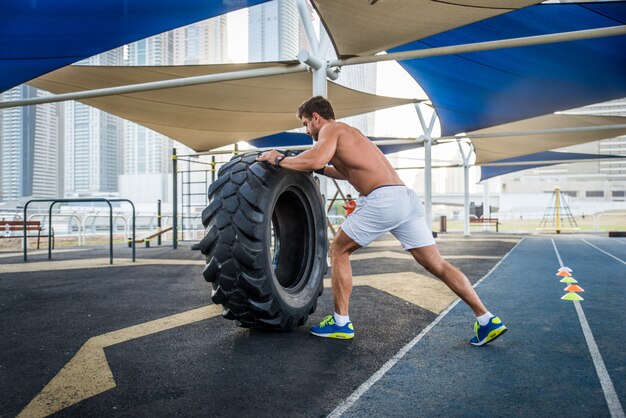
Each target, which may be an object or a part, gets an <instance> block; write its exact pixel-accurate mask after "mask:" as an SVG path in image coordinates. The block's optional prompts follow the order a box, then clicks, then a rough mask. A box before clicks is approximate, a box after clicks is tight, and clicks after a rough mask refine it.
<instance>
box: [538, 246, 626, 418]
mask: <svg viewBox="0 0 626 418" xmlns="http://www.w3.org/2000/svg"><path fill="white" fill-rule="evenodd" d="M550 240H551V241H552V246H553V247H554V252H555V253H556V257H557V258H558V259H559V264H560V265H561V267H563V260H561V255H560V254H559V250H558V249H557V248H556V243H555V242H554V239H550ZM583 241H585V240H584V239H583ZM585 242H587V241H585ZM587 244H589V243H588V242H587ZM589 245H591V244H589ZM592 247H595V246H594V245H592ZM596 248H597V247H596ZM598 249H599V248H598ZM600 251H602V250H600ZM609 255H610V254H609ZM620 261H621V260H620ZM574 307H576V313H577V314H578V320H579V321H580V326H581V327H582V329H583V334H584V336H585V341H587V347H588V348H589V353H590V354H591V359H592V360H593V365H594V367H595V368H596V374H597V375H598V379H600V386H602V392H604V398H605V399H606V403H607V405H608V407H609V413H610V414H611V417H613V418H624V409H623V408H622V404H621V403H620V401H619V398H618V397H617V393H616V392H615V387H614V386H613V381H611V376H609V372H608V371H607V370H606V366H605V365H604V360H603V359H602V355H601V354H600V350H598V345H597V344H596V340H595V339H594V338H593V333H592V332H591V327H589V322H587V317H586V316H585V312H584V311H583V307H582V305H581V304H580V302H578V301H574Z"/></svg>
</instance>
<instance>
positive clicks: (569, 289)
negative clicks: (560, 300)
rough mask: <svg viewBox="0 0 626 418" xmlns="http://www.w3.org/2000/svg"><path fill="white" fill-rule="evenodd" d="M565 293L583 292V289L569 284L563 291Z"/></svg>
mask: <svg viewBox="0 0 626 418" xmlns="http://www.w3.org/2000/svg"><path fill="white" fill-rule="evenodd" d="M563 290H565V291H566V292H575V293H578V292H584V291H585V289H583V288H582V287H580V286H578V285H577V284H570V285H569V286H567V287H566V288H565V289H563Z"/></svg>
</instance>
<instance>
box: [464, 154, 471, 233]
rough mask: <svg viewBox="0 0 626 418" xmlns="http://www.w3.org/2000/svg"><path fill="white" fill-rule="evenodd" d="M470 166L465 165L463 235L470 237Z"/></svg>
mask: <svg viewBox="0 0 626 418" xmlns="http://www.w3.org/2000/svg"><path fill="white" fill-rule="evenodd" d="M469 207H470V204H469V164H463V208H464V211H465V215H464V217H463V218H464V219H463V235H465V236H466V237H469V236H470V227H469V215H470V214H469Z"/></svg>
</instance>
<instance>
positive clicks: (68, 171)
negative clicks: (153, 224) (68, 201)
mask: <svg viewBox="0 0 626 418" xmlns="http://www.w3.org/2000/svg"><path fill="white" fill-rule="evenodd" d="M81 63H82V64H88V65H120V64H122V63H123V49H122V48H117V49H114V50H111V51H108V52H105V53H103V54H100V55H96V56H93V57H91V58H87V59H86V60H83V61H81ZM122 132H123V124H122V120H121V119H119V118H118V117H116V116H113V115H110V114H108V113H105V112H101V111H99V110H97V109H95V108H92V107H90V106H87V105H84V104H82V103H78V102H67V103H66V110H65V185H66V188H65V193H66V195H73V196H78V195H83V196H85V195H86V196H90V195H98V194H111V193H117V176H118V175H119V174H120V172H121V163H120V159H121V158H120V154H121V144H122V142H121V141H122Z"/></svg>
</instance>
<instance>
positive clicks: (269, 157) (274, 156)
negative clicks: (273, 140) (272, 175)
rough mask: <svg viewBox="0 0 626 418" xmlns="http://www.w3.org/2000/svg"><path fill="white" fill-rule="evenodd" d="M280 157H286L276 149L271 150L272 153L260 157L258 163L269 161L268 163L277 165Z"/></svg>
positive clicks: (267, 152) (268, 152) (265, 153)
mask: <svg viewBox="0 0 626 418" xmlns="http://www.w3.org/2000/svg"><path fill="white" fill-rule="evenodd" d="M278 157H284V155H283V154H281V153H280V152H278V151H276V150H275V149H273V150H270V151H266V152H264V153H263V154H261V155H259V156H258V157H257V159H256V160H257V161H267V162H268V163H270V164H272V165H274V164H276V159H277V158H278Z"/></svg>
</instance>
